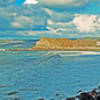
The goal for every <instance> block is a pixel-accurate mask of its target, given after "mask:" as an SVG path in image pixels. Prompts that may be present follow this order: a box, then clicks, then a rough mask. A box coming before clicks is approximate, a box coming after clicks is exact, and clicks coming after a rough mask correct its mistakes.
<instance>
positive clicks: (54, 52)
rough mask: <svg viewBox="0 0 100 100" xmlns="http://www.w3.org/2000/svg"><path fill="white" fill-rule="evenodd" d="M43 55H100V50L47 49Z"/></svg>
mask: <svg viewBox="0 0 100 100" xmlns="http://www.w3.org/2000/svg"><path fill="white" fill-rule="evenodd" d="M43 55H46V56H54V55H59V56H61V57H64V56H83V55H100V52H96V51H48V52H47V53H44V54H43Z"/></svg>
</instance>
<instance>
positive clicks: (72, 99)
mask: <svg viewBox="0 0 100 100" xmlns="http://www.w3.org/2000/svg"><path fill="white" fill-rule="evenodd" d="M65 100H75V98H74V97H70V98H66V99H65Z"/></svg>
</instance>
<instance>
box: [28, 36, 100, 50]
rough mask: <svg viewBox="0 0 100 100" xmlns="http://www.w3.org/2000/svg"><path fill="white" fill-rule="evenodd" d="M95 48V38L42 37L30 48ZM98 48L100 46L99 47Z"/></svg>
mask: <svg viewBox="0 0 100 100" xmlns="http://www.w3.org/2000/svg"><path fill="white" fill-rule="evenodd" d="M89 48H92V49H94V48H95V49H97V48H98V47H97V40H70V39H67V38H56V39H55V38H44V37H41V39H40V40H39V41H38V42H37V43H36V46H34V47H32V48H30V50H78V49H82V50H83V49H89ZM99 49H100V48H99Z"/></svg>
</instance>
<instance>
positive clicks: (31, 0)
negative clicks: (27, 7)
mask: <svg viewBox="0 0 100 100" xmlns="http://www.w3.org/2000/svg"><path fill="white" fill-rule="evenodd" d="M37 3H38V1H37V0H26V1H25V2H24V4H37Z"/></svg>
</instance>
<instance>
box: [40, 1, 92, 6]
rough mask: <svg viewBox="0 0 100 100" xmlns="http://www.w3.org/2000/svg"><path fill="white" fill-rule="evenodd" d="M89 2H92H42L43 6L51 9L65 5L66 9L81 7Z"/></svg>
mask: <svg viewBox="0 0 100 100" xmlns="http://www.w3.org/2000/svg"><path fill="white" fill-rule="evenodd" d="M89 1H90V0H40V2H41V4H43V5H45V6H50V7H58V6H61V7H63V5H65V7H80V6H82V5H85V4H87V3H88V2H89Z"/></svg>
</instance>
